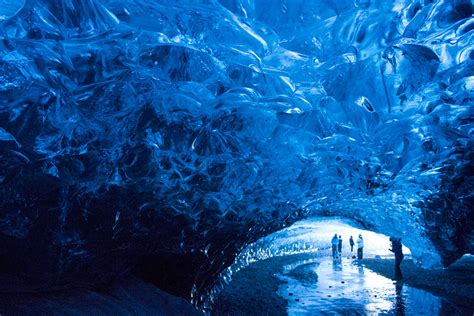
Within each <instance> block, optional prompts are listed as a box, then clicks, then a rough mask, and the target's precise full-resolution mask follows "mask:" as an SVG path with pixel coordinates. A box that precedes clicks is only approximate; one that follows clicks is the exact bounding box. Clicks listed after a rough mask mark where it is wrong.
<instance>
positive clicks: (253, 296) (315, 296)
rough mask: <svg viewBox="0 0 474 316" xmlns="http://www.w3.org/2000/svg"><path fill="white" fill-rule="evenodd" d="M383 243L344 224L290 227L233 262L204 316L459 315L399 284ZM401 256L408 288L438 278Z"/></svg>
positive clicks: (332, 220) (329, 220) (313, 222)
mask: <svg viewBox="0 0 474 316" xmlns="http://www.w3.org/2000/svg"><path fill="white" fill-rule="evenodd" d="M334 234H337V235H338V236H339V235H341V236H342V239H343V247H342V256H339V257H338V258H333V257H332V249H331V239H332V237H333V236H334ZM359 234H361V235H362V236H363V238H364V260H355V259H354V258H353V257H352V256H353V255H355V256H357V249H356V247H357V243H356V244H355V246H354V249H353V251H352V252H351V249H350V244H349V237H350V236H353V238H354V240H356V239H357V237H358V236H359ZM394 237H401V238H403V236H394ZM389 238H390V237H389V236H387V235H384V234H380V233H376V232H373V231H370V230H367V229H365V228H363V227H362V225H360V224H359V223H357V222H355V221H353V220H350V219H346V218H339V217H322V218H321V217H318V218H309V219H306V220H302V221H299V222H296V223H295V224H293V225H292V226H290V227H287V228H285V229H283V230H280V231H278V232H275V233H273V234H271V235H268V236H266V237H263V238H261V239H259V240H257V241H256V242H255V243H253V244H251V245H249V246H247V247H246V248H245V249H244V250H243V251H242V252H241V253H240V254H239V255H238V256H237V258H236V261H235V262H234V264H233V265H232V266H231V267H229V268H228V269H227V270H226V271H225V273H224V274H223V275H222V278H221V280H224V281H225V283H226V284H228V286H225V285H224V284H221V286H222V285H224V286H223V288H222V291H221V292H220V293H219V291H216V292H215V293H218V296H217V297H216V300H215V304H214V309H213V311H212V314H213V315H228V314H238V313H240V314H244V315H245V314H259V313H260V312H262V311H265V313H268V314H288V315H299V314H307V315H318V314H331V315H333V314H335V315H341V314H348V313H349V314H354V315H367V314H370V315H371V314H389V315H402V314H403V315H405V314H407V315H419V314H423V313H427V314H430V315H446V314H450V315H451V314H453V315H456V314H459V313H460V314H462V313H463V309H464V308H466V307H463V306H459V305H458V304H457V303H456V302H451V301H448V300H446V299H445V298H444V297H441V296H437V295H435V294H432V293H430V292H428V291H426V290H425V289H421V288H415V287H413V286H411V284H410V285H408V284H406V283H405V278H404V277H403V276H402V275H401V273H400V275H399V276H397V272H395V269H394V268H395V267H394V262H395V260H390V259H393V258H394V255H393V254H392V252H391V251H389V248H390V246H391V242H390V240H389ZM402 242H403V239H402ZM402 251H403V253H404V255H405V260H404V261H403V270H404V273H405V272H407V273H408V275H409V278H410V279H411V281H410V282H412V283H415V284H416V283H417V281H416V278H413V276H414V275H417V274H420V275H423V277H422V278H425V279H426V280H434V279H436V278H437V277H438V276H439V275H441V274H442V273H441V274H440V272H442V270H435V271H425V270H423V269H421V268H420V267H416V266H415V265H414V263H413V261H412V260H409V259H410V257H411V251H410V250H409V249H408V248H407V247H405V246H403V247H402ZM265 259H268V260H265ZM244 268H245V269H244ZM240 270H241V271H240ZM454 274H455V275H457V276H460V275H462V273H456V272H455V273H454ZM443 277H444V278H446V279H445V281H440V282H438V281H433V282H432V284H431V285H430V286H432V288H433V289H435V288H437V289H439V288H442V286H443V285H442V284H441V283H449V282H448V280H451V279H450V278H451V276H450V275H448V274H444V276H443ZM231 279H232V280H231ZM229 281H232V282H231V283H230V284H229ZM423 282H424V281H423ZM423 282H422V283H423ZM423 284H425V283H423ZM458 285H459V284H458ZM467 310H469V307H467Z"/></svg>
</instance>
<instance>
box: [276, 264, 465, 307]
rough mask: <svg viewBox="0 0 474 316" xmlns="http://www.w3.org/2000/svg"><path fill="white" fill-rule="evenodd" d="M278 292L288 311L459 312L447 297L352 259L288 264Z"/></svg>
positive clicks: (281, 277)
mask: <svg viewBox="0 0 474 316" xmlns="http://www.w3.org/2000/svg"><path fill="white" fill-rule="evenodd" d="M277 276H278V278H280V279H282V280H283V281H286V282H287V283H285V284H283V285H281V286H280V287H279V289H278V294H279V295H281V296H282V297H284V298H285V299H287V300H288V315H446V312H449V315H461V313H460V312H459V311H458V310H457V309H456V308H455V307H454V306H452V305H451V304H450V303H448V302H447V301H445V300H444V299H442V298H440V297H438V296H435V295H432V294H430V293H428V292H426V291H424V290H420V289H416V288H413V287H410V286H407V285H405V284H403V282H396V281H392V280H390V279H388V278H385V277H383V276H381V275H378V274H376V273H374V272H372V271H370V270H369V269H367V268H365V267H364V266H363V265H359V264H357V263H356V261H353V260H351V259H345V258H343V259H342V260H334V261H333V260H332V259H331V258H317V259H311V260H306V261H299V262H296V263H294V264H291V265H287V266H285V268H284V270H283V273H282V274H278V275H277Z"/></svg>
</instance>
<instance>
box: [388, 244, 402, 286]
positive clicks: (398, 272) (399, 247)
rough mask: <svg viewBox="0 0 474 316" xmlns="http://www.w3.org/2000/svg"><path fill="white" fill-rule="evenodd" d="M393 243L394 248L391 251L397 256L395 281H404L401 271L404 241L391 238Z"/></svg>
mask: <svg viewBox="0 0 474 316" xmlns="http://www.w3.org/2000/svg"><path fill="white" fill-rule="evenodd" d="M390 241H391V243H392V248H391V249H389V250H390V251H391V252H393V253H394V254H395V280H401V279H403V275H402V270H401V269H400V264H401V263H402V260H403V257H404V255H403V251H402V239H401V238H395V237H390Z"/></svg>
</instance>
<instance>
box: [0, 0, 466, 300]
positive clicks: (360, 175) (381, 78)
mask: <svg viewBox="0 0 474 316" xmlns="http://www.w3.org/2000/svg"><path fill="white" fill-rule="evenodd" d="M472 13H473V10H472V4H471V3H470V1H463V0H453V1H441V0H438V1H420V0H416V1H409V0H397V1H365V0H364V1H363V0H359V1H300V0H294V1H286V0H278V1H271V2H269V1H264V0H256V1H250V0H245V1H244V0H221V1H216V0H213V1H196V0H192V1H181V0H176V1H173V2H169V1H159V0H140V1H138V0H120V1H119V0H84V1H79V0H54V1H53V0H37V1H34V0H26V1H16V0H15V1H13V0H0V37H1V41H0V64H1V67H0V96H1V98H0V143H1V146H0V166H1V168H0V209H1V212H0V242H1V244H2V245H3V246H2V248H0V256H2V258H8V260H5V262H7V263H6V266H5V267H4V268H2V269H3V270H2V271H6V272H8V273H10V274H12V273H13V274H15V273H18V274H21V275H29V276H30V279H31V280H33V281H34V282H33V281H32V282H33V283H35V282H36V283H35V284H42V285H53V284H55V283H57V280H62V282H68V281H72V280H74V279H77V278H80V279H81V280H83V281H84V282H91V283H101V282H108V281H110V280H113V279H115V278H116V277H117V276H120V275H123V274H128V273H131V272H133V269H134V267H135V266H136V265H137V264H143V263H144V262H145V263H146V262H147V261H148V260H151V259H150V256H151V257H153V260H154V261H153V262H156V261H158V262H160V264H161V265H162V267H164V268H163V269H165V268H166V269H169V270H167V271H170V272H169V274H170V275H173V274H176V273H177V271H182V273H181V274H182V275H183V280H184V281H183V282H175V281H174V280H168V281H166V280H164V281H163V280H162V279H160V282H162V283H160V282H158V281H157V282H158V283H159V284H160V286H163V287H164V288H165V289H167V290H170V291H171V292H173V293H175V294H179V295H181V296H188V295H189V293H190V292H191V288H192V287H193V285H194V289H195V291H194V292H195V293H194V294H195V295H201V293H204V292H205V291H206V290H207V289H208V288H210V287H211V286H212V284H213V282H214V280H215V278H216V276H217V275H218V274H219V273H220V272H221V271H222V270H223V269H225V268H226V267H227V266H229V265H230V264H231V263H232V262H233V259H234V257H235V255H236V254H237V253H239V252H240V251H241V250H242V249H244V247H245V246H246V245H247V244H249V243H251V242H253V241H255V240H257V239H258V238H260V237H262V236H265V235H267V234H269V233H271V232H273V231H276V230H278V229H281V228H283V227H286V226H288V225H289V224H291V223H293V222H294V221H296V220H298V219H301V218H303V217H306V216H308V215H315V216H321V215H322V216H344V217H347V218H351V219H354V220H355V221H357V222H358V223H360V224H361V225H362V226H363V227H364V228H367V229H370V230H373V231H376V232H381V233H385V234H387V235H392V234H393V235H402V236H404V240H406V242H407V245H408V246H409V247H410V249H411V251H412V253H413V255H414V256H415V257H416V258H418V259H420V260H421V261H422V262H423V263H425V265H428V266H429V265H433V264H437V263H439V261H440V260H441V261H442V262H444V263H450V262H452V261H453V260H455V259H456V258H458V257H459V256H461V255H462V254H463V253H466V252H470V251H471V252H472V244H473V233H472V226H473V223H472V221H473V218H474V216H473V215H472V210H473V209H474V207H473V192H472V185H473V174H472V165H473V159H474V155H473V150H472V148H473V146H472V145H473V123H472V122H473V121H472V119H473V107H472V102H473V89H474V79H473V78H474V77H473V58H474V50H473V32H474V31H473V25H474V20H473V18H472ZM169 258H171V259H169ZM32 260H33V261H34V262H35V265H34V267H33V266H31V264H30V262H31V261H32ZM170 262H173V264H170ZM173 269H176V271H174V270H173ZM165 273H166V272H165ZM98 275H99V276H100V278H98ZM31 276H34V278H32V277H31ZM155 277H156V276H155ZM158 279H159V277H158ZM163 282H164V283H163ZM167 286H168V287H167ZM194 294H193V295H194ZM194 300H195V301H196V302H198V303H199V301H201V300H203V298H202V297H200V296H195V297H194Z"/></svg>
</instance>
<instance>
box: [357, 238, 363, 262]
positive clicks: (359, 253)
mask: <svg viewBox="0 0 474 316" xmlns="http://www.w3.org/2000/svg"><path fill="white" fill-rule="evenodd" d="M363 256H364V239H362V234H359V238H358V239H357V259H362V257H363Z"/></svg>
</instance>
